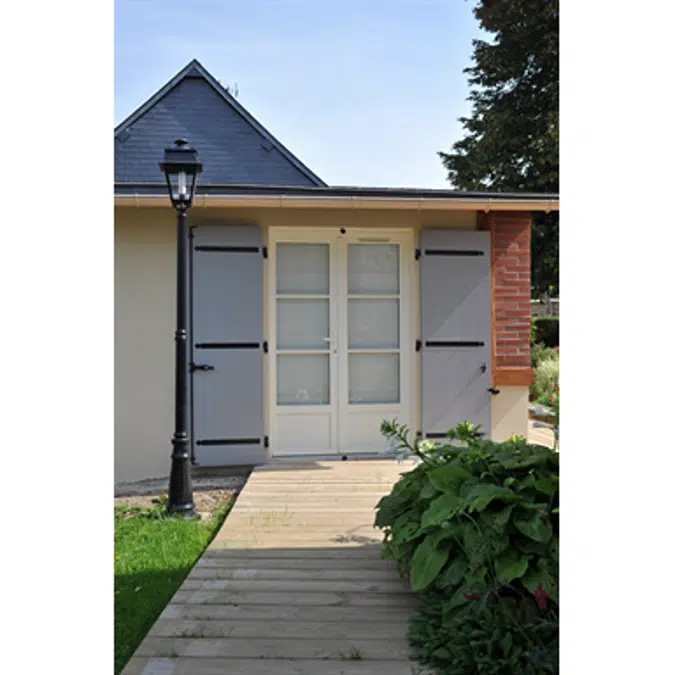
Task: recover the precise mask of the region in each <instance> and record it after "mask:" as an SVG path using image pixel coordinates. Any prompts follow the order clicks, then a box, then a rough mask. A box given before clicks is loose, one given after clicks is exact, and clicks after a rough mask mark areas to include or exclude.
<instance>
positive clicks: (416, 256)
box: [415, 248, 422, 260]
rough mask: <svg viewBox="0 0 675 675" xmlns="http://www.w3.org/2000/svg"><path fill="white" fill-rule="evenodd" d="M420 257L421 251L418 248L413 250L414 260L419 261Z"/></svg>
mask: <svg viewBox="0 0 675 675" xmlns="http://www.w3.org/2000/svg"><path fill="white" fill-rule="evenodd" d="M421 257H422V251H421V250H420V249H418V248H416V249H415V260H419V259H420V258H421Z"/></svg>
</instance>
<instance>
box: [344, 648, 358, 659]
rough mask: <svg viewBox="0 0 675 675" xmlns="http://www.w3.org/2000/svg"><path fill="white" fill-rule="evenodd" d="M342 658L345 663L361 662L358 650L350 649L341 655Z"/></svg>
mask: <svg viewBox="0 0 675 675" xmlns="http://www.w3.org/2000/svg"><path fill="white" fill-rule="evenodd" d="M342 658H343V660H345V661H363V654H362V653H361V650H360V649H356V647H352V648H351V649H350V650H349V651H348V652H347V653H346V654H343V655H342Z"/></svg>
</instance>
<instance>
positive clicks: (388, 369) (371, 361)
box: [349, 354, 400, 404]
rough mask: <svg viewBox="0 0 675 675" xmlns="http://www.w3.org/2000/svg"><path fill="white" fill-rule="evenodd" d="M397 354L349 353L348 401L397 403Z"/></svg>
mask: <svg viewBox="0 0 675 675" xmlns="http://www.w3.org/2000/svg"><path fill="white" fill-rule="evenodd" d="M398 360H399V355H398V354H350V355H349V402H350V403H356V404H358V403H399V402H400V391H399V361H398Z"/></svg>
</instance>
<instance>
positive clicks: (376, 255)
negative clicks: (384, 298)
mask: <svg viewBox="0 0 675 675" xmlns="http://www.w3.org/2000/svg"><path fill="white" fill-rule="evenodd" d="M347 257H348V262H347V267H348V270H347V275H348V283H347V292H348V293H349V295H398V290H399V264H398V257H399V252H398V245H397V244H349V247H348V253H347Z"/></svg>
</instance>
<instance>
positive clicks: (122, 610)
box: [115, 498, 234, 675]
mask: <svg viewBox="0 0 675 675" xmlns="http://www.w3.org/2000/svg"><path fill="white" fill-rule="evenodd" d="M233 503H234V498H232V499H230V501H229V502H228V503H227V504H226V506H225V507H224V508H222V509H221V510H220V511H219V512H218V515H217V516H216V517H214V518H212V519H210V520H208V521H200V520H192V521H185V520H180V519H173V518H158V517H157V515H158V514H160V513H161V509H162V507H157V508H155V509H152V510H150V511H148V510H145V511H141V512H137V513H135V514H134V515H133V516H132V517H130V518H129V517H127V518H125V517H124V508H123V507H118V506H116V507H115V674H116V675H117V674H118V673H119V672H120V671H121V670H122V668H124V666H125V665H126V663H127V661H128V660H129V659H130V658H131V656H132V655H133V653H134V651H135V650H136V648H137V647H138V645H139V644H140V643H141V641H142V640H143V638H144V637H145V634H146V633H147V632H148V630H150V627H151V626H152V624H153V623H154V622H155V621H156V619H157V617H158V616H159V615H160V614H161V612H162V610H163V609H164V607H166V605H167V604H168V602H169V600H170V599H171V597H172V596H173V594H174V593H175V592H176V591H177V590H178V587H179V586H180V584H181V583H182V581H183V579H184V578H185V576H186V575H187V573H188V572H189V571H190V569H191V568H192V566H193V565H194V564H195V562H196V561H197V559H198V558H199V556H200V555H201V553H202V551H203V550H204V549H205V548H206V546H207V545H208V543H209V542H210V541H211V538H212V537H213V536H214V534H215V533H216V532H217V531H218V528H219V527H220V525H221V523H222V522H223V520H224V518H225V516H226V515H227V512H228V511H229V509H230V507H231V506H232V504H233ZM153 515H154V517H153Z"/></svg>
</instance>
